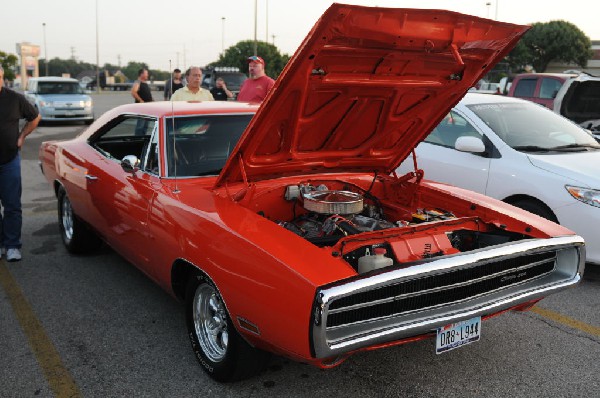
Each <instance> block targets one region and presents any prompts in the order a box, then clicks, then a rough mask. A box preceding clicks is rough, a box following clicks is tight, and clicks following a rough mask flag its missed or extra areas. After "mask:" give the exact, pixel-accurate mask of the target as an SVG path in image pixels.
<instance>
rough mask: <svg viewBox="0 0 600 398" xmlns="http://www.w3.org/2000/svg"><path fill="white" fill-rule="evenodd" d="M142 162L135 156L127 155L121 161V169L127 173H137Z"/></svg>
mask: <svg viewBox="0 0 600 398" xmlns="http://www.w3.org/2000/svg"><path fill="white" fill-rule="evenodd" d="M139 165H140V160H139V159H138V158H137V156H135V155H127V156H125V157H124V158H123V160H121V168H122V169H123V170H125V172H127V173H132V174H133V173H135V172H136V171H138V170H139Z"/></svg>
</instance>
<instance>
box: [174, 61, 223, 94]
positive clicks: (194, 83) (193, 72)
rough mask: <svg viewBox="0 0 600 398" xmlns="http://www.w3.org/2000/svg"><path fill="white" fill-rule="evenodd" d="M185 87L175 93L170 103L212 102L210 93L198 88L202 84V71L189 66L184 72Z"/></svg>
mask: <svg viewBox="0 0 600 398" xmlns="http://www.w3.org/2000/svg"><path fill="white" fill-rule="evenodd" d="M185 80H186V85H185V87H183V88H180V89H179V90H177V91H175V92H174V93H173V96H172V97H171V101H214V100H215V99H214V98H213V96H212V94H211V93H210V91H208V90H205V89H203V88H202V87H200V82H202V69H200V68H199V67H197V66H190V68H189V69H188V70H187V71H186V72H185Z"/></svg>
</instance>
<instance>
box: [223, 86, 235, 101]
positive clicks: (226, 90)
mask: <svg viewBox="0 0 600 398" xmlns="http://www.w3.org/2000/svg"><path fill="white" fill-rule="evenodd" d="M223 91H225V95H226V96H227V98H233V93H232V92H231V91H229V89H228V88H227V85H226V84H225V82H223Z"/></svg>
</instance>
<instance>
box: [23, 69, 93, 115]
mask: <svg viewBox="0 0 600 398" xmlns="http://www.w3.org/2000/svg"><path fill="white" fill-rule="evenodd" d="M25 95H26V97H27V99H28V100H29V101H30V102H31V103H32V104H33V106H35V107H36V108H37V110H38V111H39V112H40V115H41V116H42V121H67V120H73V121H77V120H79V121H84V122H85V123H86V124H91V123H92V122H93V121H94V108H93V105H92V98H91V97H90V96H89V95H86V94H85V93H84V92H83V89H82V88H81V86H80V85H79V82H78V81H77V79H71V78H67V77H37V78H31V79H29V81H28V82H27V90H26V91H25Z"/></svg>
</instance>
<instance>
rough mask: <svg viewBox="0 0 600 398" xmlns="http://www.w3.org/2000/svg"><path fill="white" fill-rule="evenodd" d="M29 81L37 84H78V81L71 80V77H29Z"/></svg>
mask: <svg viewBox="0 0 600 398" xmlns="http://www.w3.org/2000/svg"><path fill="white" fill-rule="evenodd" d="M29 80H35V81H38V82H75V83H78V82H79V80H77V79H73V78H72V77H61V76H45V77H30V78H29Z"/></svg>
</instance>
